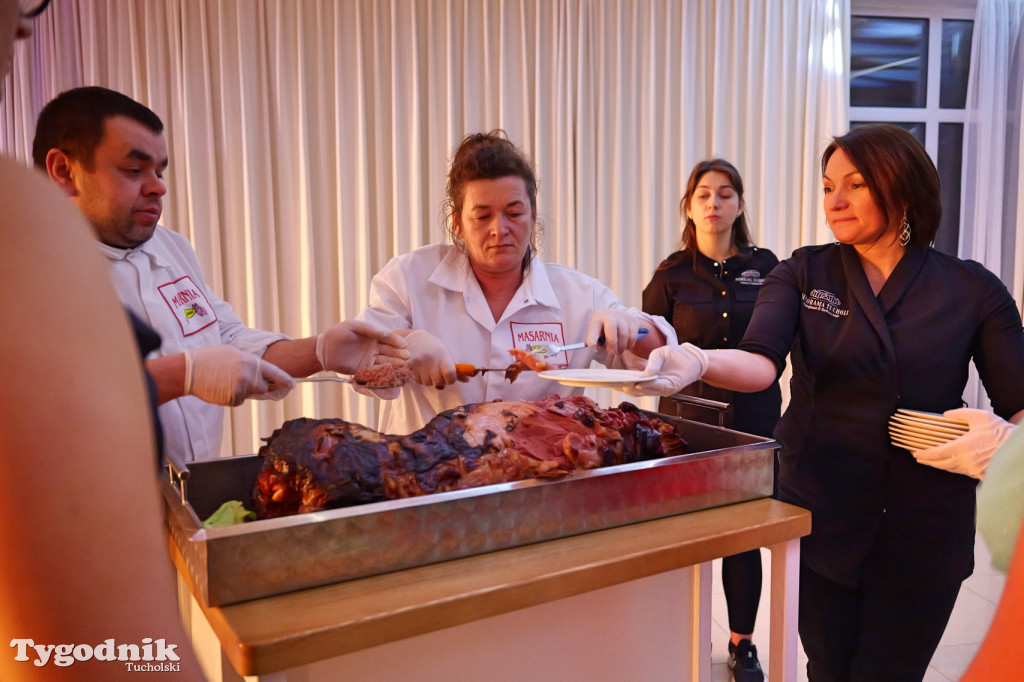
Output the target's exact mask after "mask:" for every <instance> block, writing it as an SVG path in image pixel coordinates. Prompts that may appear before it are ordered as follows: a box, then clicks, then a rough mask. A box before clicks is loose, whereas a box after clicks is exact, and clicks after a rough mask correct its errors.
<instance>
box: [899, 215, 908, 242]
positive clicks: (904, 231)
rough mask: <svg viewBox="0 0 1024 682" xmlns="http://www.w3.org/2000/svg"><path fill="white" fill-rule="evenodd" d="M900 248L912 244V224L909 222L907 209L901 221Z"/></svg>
mask: <svg viewBox="0 0 1024 682" xmlns="http://www.w3.org/2000/svg"><path fill="white" fill-rule="evenodd" d="M899 227H900V236H899V240H900V246H906V245H907V244H909V243H910V223H908V222H907V209H903V219H902V220H901V221H900V226H899Z"/></svg>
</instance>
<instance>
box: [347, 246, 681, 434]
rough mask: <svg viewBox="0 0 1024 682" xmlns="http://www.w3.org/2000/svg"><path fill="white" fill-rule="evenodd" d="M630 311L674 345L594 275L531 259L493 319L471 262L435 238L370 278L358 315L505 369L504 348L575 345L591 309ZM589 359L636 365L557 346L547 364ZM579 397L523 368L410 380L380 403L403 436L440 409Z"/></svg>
mask: <svg viewBox="0 0 1024 682" xmlns="http://www.w3.org/2000/svg"><path fill="white" fill-rule="evenodd" d="M607 308H613V309H621V310H630V311H632V312H633V313H634V314H636V315H638V316H641V317H642V319H643V322H642V323H641V326H646V327H647V328H648V329H651V330H652V331H653V330H654V329H655V328H657V329H659V330H661V332H662V333H663V334H665V336H666V337H667V338H668V342H669V343H675V333H674V332H673V331H672V328H671V326H669V324H668V323H667V322H666V321H665V320H663V319H660V318H657V319H656V318H652V317H651V316H650V315H646V314H644V313H642V312H640V311H639V310H636V309H635V308H627V307H626V306H624V305H622V304H621V303H620V302H619V299H618V298H617V297H616V296H615V294H614V293H612V291H611V289H609V288H608V287H606V286H605V285H604V284H602V283H601V282H599V281H598V280H596V279H594V278H593V277H590V276H589V275H585V274H583V273H582V272H579V271H578V270H574V269H572V268H568V267H565V266H562V265H553V264H550V263H544V262H542V261H541V260H539V259H537V258H534V259H533V260H532V261H531V263H530V267H529V269H528V270H527V272H526V275H525V277H524V279H523V283H522V284H521V285H520V287H519V290H518V291H517V292H516V294H515V296H514V297H513V298H512V301H511V302H510V303H509V304H508V306H507V307H506V309H505V311H504V313H502V316H501V319H500V320H498V321H495V320H494V316H493V315H492V314H491V309H490V307H489V306H488V304H487V300H486V299H485V298H484V295H483V291H481V289H480V285H479V283H478V282H477V280H476V277H475V276H474V275H473V271H472V269H471V267H470V265H469V260H468V259H467V258H466V256H465V255H463V254H462V253H461V252H459V251H458V250H457V249H456V248H455V247H453V246H450V245H447V244H434V245H431V246H425V247H422V248H420V249H416V250H415V251H412V252H410V253H407V254H404V255H402V256H399V257H398V258H394V259H392V260H391V262H389V263H388V264H387V265H386V266H384V268H382V269H381V271H380V272H379V273H378V274H377V275H376V276H375V277H374V278H373V281H372V283H371V285H370V305H369V307H367V308H366V309H365V310H363V312H362V313H360V314H359V319H362V320H368V321H370V322H374V323H376V324H378V325H380V326H382V327H385V328H387V329H391V330H397V329H424V330H426V331H429V332H430V333H431V334H433V335H434V336H436V337H438V338H439V339H440V340H441V341H442V342H443V343H444V344H445V346H446V347H447V349H448V352H449V353H450V354H451V357H452V360H453V361H454V362H462V363H470V364H473V365H476V366H477V367H507V366H508V365H509V364H510V363H511V362H512V357H511V356H510V355H509V353H508V350H509V349H510V348H521V349H527V348H528V347H529V346H530V345H532V344H533V343H535V342H536V341H552V342H555V343H559V344H563V343H574V342H577V341H584V340H586V337H587V324H588V323H589V321H590V316H591V314H592V313H593V312H594V311H596V310H603V309H607ZM591 360H597V361H598V362H600V363H602V364H604V365H605V366H608V367H617V368H623V367H628V368H630V369H641V368H642V366H643V362H642V361H641V360H640V358H638V357H636V356H635V355H633V354H632V353H630V352H628V351H627V352H625V353H622V354H618V355H615V356H614V357H609V356H608V355H607V353H605V352H598V351H596V350H595V349H593V348H581V349H579V350H574V351H569V352H567V353H566V352H562V353H559V354H557V355H555V356H554V357H552V358H550V359H549V360H548V362H549V363H550V364H553V365H556V366H568V367H572V368H585V367H589V366H590V362H591ZM552 393H558V394H560V395H564V396H568V395H580V394H582V393H583V389H582V388H572V387H568V386H562V385H560V384H558V383H556V382H554V381H551V380H547V379H541V378H540V377H538V376H537V374H536V373H534V372H523V373H522V374H520V375H519V378H517V379H516V380H515V382H513V383H509V382H507V381H505V377H504V373H503V372H484V373H483V374H482V375H478V376H475V377H471V378H470V379H469V381H467V382H456V383H455V384H452V385H450V386H446V387H445V388H444V389H442V390H438V389H436V388H434V387H433V386H421V385H419V384H408V385H406V386H404V387H403V388H402V391H401V394H400V395H399V397H398V398H396V399H395V400H391V401H386V402H384V403H383V404H382V412H381V420H380V427H379V428H380V430H381V431H383V432H385V433H393V434H406V433H410V432H412V431H415V430H416V429H419V428H421V427H422V426H423V425H424V424H426V423H427V422H428V421H429V420H430V419H431V418H433V417H434V416H435V415H437V414H438V413H439V412H443V411H444V410H448V409H451V408H453V407H457V406H459V405H465V404H469V403H477V402H485V401H491V400H495V399H497V398H504V399H506V400H537V399H539V398H543V397H544V396H547V395H551V394H552Z"/></svg>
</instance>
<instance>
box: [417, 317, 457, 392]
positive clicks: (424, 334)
mask: <svg viewBox="0 0 1024 682" xmlns="http://www.w3.org/2000/svg"><path fill="white" fill-rule="evenodd" d="M405 341H406V343H408V344H409V355H410V357H409V361H408V362H407V363H406V366H408V367H409V369H411V370H412V373H413V375H414V376H415V377H416V383H417V384H423V385H424V386H434V387H436V388H444V387H445V386H447V385H448V384H454V383H455V381H456V374H455V361H454V360H452V356H451V354H450V353H448V349H447V348H445V345H444V343H442V342H441V339H439V338H437V337H436V336H434V335H433V334H431V333H430V332H428V331H425V330H423V329H416V330H414V331H412V332H410V333H409V334H408V335H407V336H406V337H405Z"/></svg>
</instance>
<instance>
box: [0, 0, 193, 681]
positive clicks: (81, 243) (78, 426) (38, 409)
mask: <svg viewBox="0 0 1024 682" xmlns="http://www.w3.org/2000/svg"><path fill="white" fill-rule="evenodd" d="M46 5H47V2H46V0H41V1H39V2H31V1H26V0H22V1H21V2H19V0H0V83H2V82H3V79H4V77H5V76H6V74H7V71H8V69H9V67H10V60H11V55H12V53H13V46H12V43H13V41H14V40H15V39H16V38H26V37H28V36H29V35H31V32H32V18H33V17H35V16H36V15H37V14H39V13H40V12H42V10H43V9H44V8H45V6H46ZM0 206H3V217H2V218H0V236H2V238H3V244H4V246H3V248H2V249H0V287H2V288H3V290H5V291H9V292H17V293H16V295H12V296H9V297H8V300H6V301H5V319H6V320H7V322H5V325H7V326H5V328H4V333H3V334H0V357H2V358H4V372H3V389H2V390H0V415H2V416H0V471H2V472H3V475H2V476H0V547H2V548H3V549H2V551H0V641H2V642H3V647H2V649H3V651H4V652H6V653H4V654H3V655H0V679H3V680H21V679H33V680H34V679H69V680H70V679H75V680H85V679H103V680H118V679H137V678H138V676H139V675H140V674H142V675H143V676H144V677H145V679H147V680H148V679H175V680H198V679H202V673H201V672H200V670H199V667H198V664H197V662H196V660H195V657H194V656H193V654H192V650H191V648H190V646H189V644H188V640H187V638H186V636H185V632H184V630H183V629H182V627H181V622H180V620H179V616H178V611H177V600H176V596H175V582H174V576H173V571H172V569H171V565H170V563H169V562H168V561H167V545H166V542H165V540H164V537H165V536H164V529H163V517H162V513H161V503H160V494H159V491H158V489H157V479H156V475H155V474H156V462H157V459H156V451H155V449H154V442H153V419H152V414H151V412H150V410H149V401H148V400H147V396H146V384H145V382H144V378H143V369H142V360H141V357H140V353H139V347H138V346H137V345H136V344H135V342H134V341H133V338H132V334H131V326H130V324H129V321H128V316H127V314H126V313H125V311H124V308H123V307H122V306H121V304H120V302H119V301H118V299H117V294H116V293H115V292H114V288H113V286H112V284H111V282H110V272H109V266H108V265H107V263H106V262H105V260H104V259H103V257H102V256H101V255H100V254H99V252H98V251H96V245H95V239H94V237H93V236H92V233H91V231H90V229H89V226H88V224H86V222H85V219H84V218H83V217H82V215H81V214H80V213H79V212H78V210H77V209H76V208H75V207H74V206H73V205H72V204H71V203H70V202H68V201H66V200H64V198H63V197H62V196H61V195H60V193H59V192H58V191H57V190H56V189H55V188H54V187H53V186H51V185H50V183H49V182H48V181H47V180H46V178H45V177H44V176H42V175H40V174H38V173H36V172H34V171H31V170H29V169H28V168H25V167H24V165H22V164H21V163H18V162H17V161H15V160H13V159H9V158H6V157H2V156H0ZM111 640H112V641H113V643H114V644H115V646H116V645H122V644H123V645H133V646H136V647H139V648H140V649H142V648H143V647H145V648H146V649H147V650H149V651H152V652H153V654H154V657H160V659H161V660H157V661H153V665H160V666H164V665H166V666H167V667H166V668H163V669H157V670H153V671H146V672H142V673H139V672H133V671H129V670H127V669H126V665H125V662H124V661H123V660H122V661H117V660H99V658H98V656H103V657H105V656H106V655H108V654H113V655H116V649H112V648H111V647H107V649H108V651H106V652H98V653H97V655H96V656H94V655H93V648H94V647H95V648H96V649H99V646H98V645H103V644H104V643H105V642H109V641H111ZM30 641H31V643H30ZM72 648H73V652H72V650H71V649H72ZM86 649H88V651H89V657H88V658H87V657H86V656H85V652H86ZM72 653H73V654H74V655H72ZM44 654H45V657H44ZM151 660H152V659H151Z"/></svg>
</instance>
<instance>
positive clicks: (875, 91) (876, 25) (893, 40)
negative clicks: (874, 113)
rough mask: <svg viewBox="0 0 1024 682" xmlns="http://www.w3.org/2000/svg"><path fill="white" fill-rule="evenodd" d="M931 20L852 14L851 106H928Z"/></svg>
mask: <svg viewBox="0 0 1024 682" xmlns="http://www.w3.org/2000/svg"><path fill="white" fill-rule="evenodd" d="M927 84H928V20H927V19H897V18H892V17H864V16H853V17H850V106H854V107H924V106H925V103H926V100H927Z"/></svg>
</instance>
